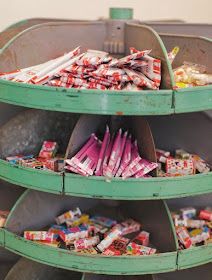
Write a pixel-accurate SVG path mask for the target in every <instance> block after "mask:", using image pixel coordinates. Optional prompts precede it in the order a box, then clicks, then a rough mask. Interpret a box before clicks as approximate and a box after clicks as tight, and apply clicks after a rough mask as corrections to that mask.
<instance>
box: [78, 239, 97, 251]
mask: <svg viewBox="0 0 212 280" xmlns="http://www.w3.org/2000/svg"><path fill="white" fill-rule="evenodd" d="M99 241H100V240H99V236H93V237H89V238H84V239H78V240H75V241H74V247H75V249H76V250H77V251H80V250H84V249H89V248H92V247H93V246H96V245H97V244H98V243H99Z"/></svg>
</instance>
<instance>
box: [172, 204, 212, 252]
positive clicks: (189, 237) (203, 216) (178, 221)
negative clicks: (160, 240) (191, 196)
mask: <svg viewBox="0 0 212 280" xmlns="http://www.w3.org/2000/svg"><path fill="white" fill-rule="evenodd" d="M172 217H173V220H174V224H175V228H176V233H177V237H178V242H179V246H180V248H181V249H188V248H191V247H192V246H198V245H203V244H208V243H211V242H212V208H206V209H205V210H200V211H197V210H196V209H195V208H193V207H188V208H183V209H180V212H179V213H172Z"/></svg>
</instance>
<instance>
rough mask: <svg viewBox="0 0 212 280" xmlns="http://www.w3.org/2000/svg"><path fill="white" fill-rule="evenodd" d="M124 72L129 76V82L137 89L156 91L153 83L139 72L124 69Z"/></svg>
mask: <svg viewBox="0 0 212 280" xmlns="http://www.w3.org/2000/svg"><path fill="white" fill-rule="evenodd" d="M125 71H126V73H127V75H128V76H129V78H130V80H131V81H133V83H134V84H135V85H137V86H139V87H146V88H149V89H158V87H157V85H156V84H155V82H153V81H152V80H150V79H149V78H147V77H146V76H145V75H144V74H142V73H141V72H138V71H135V70H131V69H127V68H125Z"/></svg>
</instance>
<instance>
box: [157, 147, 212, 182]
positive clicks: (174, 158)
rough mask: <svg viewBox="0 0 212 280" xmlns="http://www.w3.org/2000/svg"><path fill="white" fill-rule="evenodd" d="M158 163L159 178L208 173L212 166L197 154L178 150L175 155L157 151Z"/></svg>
mask: <svg viewBox="0 0 212 280" xmlns="http://www.w3.org/2000/svg"><path fill="white" fill-rule="evenodd" d="M156 154H157V161H158V170H159V172H158V176H162V177H175V176H183V175H194V174H198V173H208V172H210V170H211V166H210V165H209V164H208V163H207V162H206V161H205V160H204V159H202V158H201V157H199V156H198V155H196V154H191V153H188V152H187V151H184V150H183V149H177V150H176V151H175V152H174V153H173V154H171V153H170V152H169V151H164V150H161V149H157V150H156Z"/></svg>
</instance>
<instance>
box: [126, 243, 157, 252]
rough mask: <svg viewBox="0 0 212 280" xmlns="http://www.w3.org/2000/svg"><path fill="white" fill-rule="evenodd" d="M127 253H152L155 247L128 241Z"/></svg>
mask: <svg viewBox="0 0 212 280" xmlns="http://www.w3.org/2000/svg"><path fill="white" fill-rule="evenodd" d="M127 253H129V254H132V255H153V254H155V253H156V249H154V248H150V247H146V246H143V245H138V244H136V243H135V242H130V243H129V244H128V246H127Z"/></svg>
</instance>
